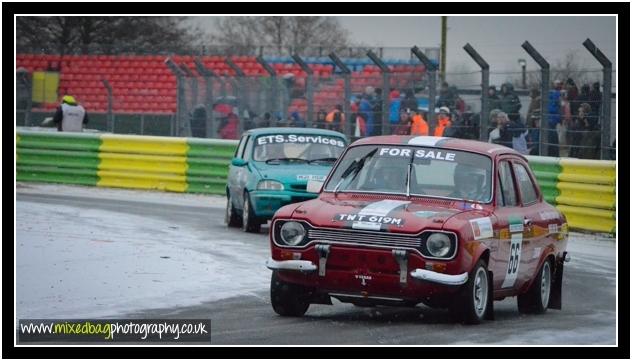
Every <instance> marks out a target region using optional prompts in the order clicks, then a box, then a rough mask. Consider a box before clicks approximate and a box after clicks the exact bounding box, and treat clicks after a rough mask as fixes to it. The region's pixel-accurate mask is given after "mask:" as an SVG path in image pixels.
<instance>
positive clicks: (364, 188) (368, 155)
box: [324, 145, 492, 203]
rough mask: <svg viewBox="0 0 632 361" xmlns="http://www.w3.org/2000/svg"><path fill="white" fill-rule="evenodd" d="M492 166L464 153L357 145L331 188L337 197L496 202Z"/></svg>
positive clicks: (335, 172)
mask: <svg viewBox="0 0 632 361" xmlns="http://www.w3.org/2000/svg"><path fill="white" fill-rule="evenodd" d="M491 172H492V161H491V159H490V158H489V157H486V156H484V155H480V154H475V153H469V152H464V151H456V150H451V149H450V150H448V149H440V148H430V147H411V146H397V145H364V146H357V147H354V148H352V149H349V151H348V152H347V153H346V154H345V156H344V158H343V159H342V160H341V161H340V163H339V164H338V166H337V167H336V169H334V170H333V174H332V176H331V178H330V179H329V181H328V182H327V184H326V185H325V188H324V189H325V191H331V192H345V191H348V192H383V193H396V194H402V195H407V194H409V195H422V196H431V197H441V198H452V199H459V200H468V201H474V202H481V203H488V202H490V201H491V195H492V192H491V190H492V185H491V179H492V177H491Z"/></svg>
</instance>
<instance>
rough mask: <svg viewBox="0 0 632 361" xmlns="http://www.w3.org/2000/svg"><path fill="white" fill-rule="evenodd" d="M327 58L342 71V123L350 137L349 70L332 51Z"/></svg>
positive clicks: (345, 132)
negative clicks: (343, 82) (343, 85)
mask: <svg viewBox="0 0 632 361" xmlns="http://www.w3.org/2000/svg"><path fill="white" fill-rule="evenodd" d="M329 58H330V59H331V60H333V62H334V64H336V66H337V67H338V68H340V70H341V71H342V74H343V77H344V80H345V90H344V92H345V99H344V100H345V101H344V102H343V105H342V107H343V108H342V111H343V112H344V115H345V125H344V130H343V131H344V134H345V135H346V136H347V137H349V138H351V104H349V101H350V100H351V70H349V68H348V67H347V66H346V65H345V63H343V62H342V60H340V58H338V55H336V53H334V52H332V53H330V54H329Z"/></svg>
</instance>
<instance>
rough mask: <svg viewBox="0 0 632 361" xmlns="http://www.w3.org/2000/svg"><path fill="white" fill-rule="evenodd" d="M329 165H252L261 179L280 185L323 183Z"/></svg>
mask: <svg viewBox="0 0 632 361" xmlns="http://www.w3.org/2000/svg"><path fill="white" fill-rule="evenodd" d="M332 166H333V163H332V164H331V165H323V164H266V163H263V162H257V163H254V167H255V168H256V169H257V171H258V172H259V174H260V175H261V178H262V179H273V180H276V181H279V182H282V183H291V184H294V183H305V184H307V181H308V180H310V179H311V180H319V181H324V180H325V178H326V177H327V174H329V171H330V170H331V167H332Z"/></svg>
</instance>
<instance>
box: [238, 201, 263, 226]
mask: <svg viewBox="0 0 632 361" xmlns="http://www.w3.org/2000/svg"><path fill="white" fill-rule="evenodd" d="M241 219H242V224H241V229H243V230H244V232H250V233H259V231H260V230H261V223H260V222H259V220H258V219H257V217H256V216H255V214H254V211H253V210H252V203H250V196H249V195H248V193H244V207H243V210H242V214H241Z"/></svg>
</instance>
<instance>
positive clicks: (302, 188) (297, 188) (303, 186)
mask: <svg viewBox="0 0 632 361" xmlns="http://www.w3.org/2000/svg"><path fill="white" fill-rule="evenodd" d="M290 188H292V190H295V191H303V192H305V191H306V190H307V184H290Z"/></svg>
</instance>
